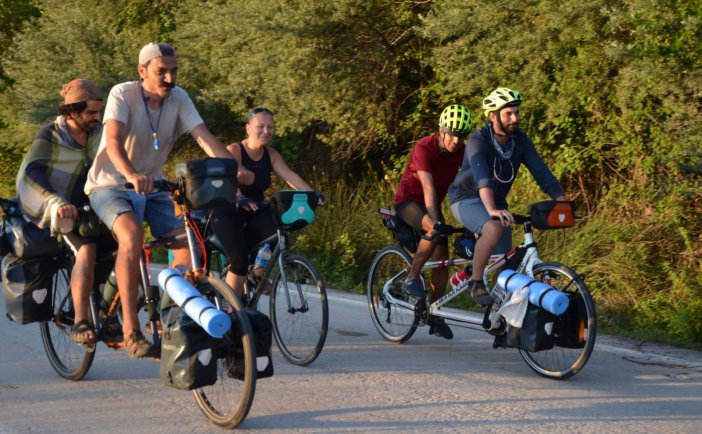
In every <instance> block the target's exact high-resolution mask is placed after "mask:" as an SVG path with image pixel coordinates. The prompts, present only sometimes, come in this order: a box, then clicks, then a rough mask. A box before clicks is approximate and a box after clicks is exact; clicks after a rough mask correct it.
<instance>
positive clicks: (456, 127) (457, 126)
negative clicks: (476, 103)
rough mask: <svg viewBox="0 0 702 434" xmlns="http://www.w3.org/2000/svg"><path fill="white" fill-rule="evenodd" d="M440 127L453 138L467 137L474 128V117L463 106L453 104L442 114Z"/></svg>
mask: <svg viewBox="0 0 702 434" xmlns="http://www.w3.org/2000/svg"><path fill="white" fill-rule="evenodd" d="M439 126H440V127H441V128H443V129H444V131H446V132H447V133H449V134H451V135H452V136H465V135H468V133H469V132H470V129H471V128H472V127H473V115H472V114H471V112H470V111H469V110H468V109H467V108H465V107H463V106H462V105H460V104H451V105H450V106H448V107H446V108H445V109H444V111H443V112H441V117H439Z"/></svg>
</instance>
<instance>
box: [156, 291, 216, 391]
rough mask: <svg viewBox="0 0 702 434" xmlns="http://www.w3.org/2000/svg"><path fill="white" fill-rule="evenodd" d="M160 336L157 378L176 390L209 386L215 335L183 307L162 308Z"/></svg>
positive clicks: (212, 378)
mask: <svg viewBox="0 0 702 434" xmlns="http://www.w3.org/2000/svg"><path fill="white" fill-rule="evenodd" d="M164 310H165V312H164V315H163V317H162V323H163V334H162V338H161V366H160V375H161V381H162V382H163V384H165V385H166V386H171V387H175V388H176V389H180V390H193V389H198V388H200V387H204V386H210V385H212V384H215V382H216V381H217V357H216V351H215V342H216V341H215V338H213V337H212V336H210V335H209V334H208V333H207V332H206V331H205V330H204V329H203V328H202V327H200V326H199V325H198V324H197V323H196V322H195V321H193V320H192V319H191V318H190V317H189V316H188V315H187V314H186V313H185V311H184V310H183V309H181V308H180V307H178V306H175V305H173V306H172V307H169V308H167V309H164Z"/></svg>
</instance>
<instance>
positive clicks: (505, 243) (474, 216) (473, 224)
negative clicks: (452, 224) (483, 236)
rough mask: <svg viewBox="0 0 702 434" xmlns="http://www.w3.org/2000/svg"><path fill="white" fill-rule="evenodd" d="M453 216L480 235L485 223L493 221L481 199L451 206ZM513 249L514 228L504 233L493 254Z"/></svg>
mask: <svg viewBox="0 0 702 434" xmlns="http://www.w3.org/2000/svg"><path fill="white" fill-rule="evenodd" d="M451 214H453V216H454V217H455V218H456V220H458V221H459V222H461V224H462V225H463V226H464V227H465V228H466V229H468V230H469V231H471V232H473V233H475V234H480V233H481V231H482V229H483V225H484V224H485V222H487V221H488V220H490V219H491V217H490V214H488V212H487V210H486V209H485V205H483V201H482V200H480V198H479V197H475V198H470V199H463V200H460V201H458V202H456V203H452V204H451ZM511 249H512V227H511V226H510V227H506V228H504V230H503V231H502V237H501V238H500V240H499V241H498V242H497V245H496V246H495V250H494V251H493V252H492V253H493V254H502V253H507V252H509V251H510V250H511Z"/></svg>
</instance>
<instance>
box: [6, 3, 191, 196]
mask: <svg viewBox="0 0 702 434" xmlns="http://www.w3.org/2000/svg"><path fill="white" fill-rule="evenodd" d="M15 3H18V4H19V3H22V2H15ZM24 3H28V2H24ZM178 3H179V2H178V1H177V0H174V1H171V2H169V1H165V0H164V1H159V2H148V1H145V0H118V1H113V2H107V1H96V2H81V1H77V0H66V1H63V0H61V1H57V0H45V1H43V2H42V3H41V4H42V9H41V16H39V17H38V18H37V19H36V20H34V21H33V22H32V24H31V25H28V26H25V27H24V28H23V30H22V31H20V32H18V33H15V34H14V39H13V40H12V43H11V44H10V45H9V46H8V47H7V48H6V50H5V54H4V56H3V60H2V62H3V63H2V67H3V68H4V72H5V74H6V76H7V79H8V80H9V82H10V83H11V85H10V86H8V87H7V88H5V89H3V90H2V91H1V92H0V125H4V128H0V143H1V144H2V145H0V146H2V147H3V148H4V152H3V153H2V155H3V156H2V163H3V164H2V167H1V168H0V171H2V175H3V176H2V178H3V183H2V187H1V188H0V194H2V195H12V194H14V192H13V190H14V182H13V181H14V177H15V173H16V170H17V167H18V166H19V161H20V159H21V157H22V154H23V153H24V149H25V148H26V146H28V145H29V143H30V142H31V140H32V138H33V137H34V134H35V133H36V131H37V130H38V128H39V127H40V126H41V125H42V124H44V123H46V122H48V121H49V120H51V119H52V118H53V117H54V116H56V114H57V107H58V105H60V103H61V98H60V95H59V92H60V90H61V86H62V85H63V84H64V83H66V82H68V81H70V80H71V79H73V78H76V77H84V78H89V79H91V80H92V81H94V82H95V83H96V84H97V85H98V86H99V87H100V88H102V90H103V91H104V92H105V96H106V95H107V92H109V90H110V88H111V87H112V86H113V85H114V84H116V83H119V82H121V81H126V80H130V79H136V78H137V73H136V63H137V61H136V59H137V55H138V52H139V49H140V48H141V47H142V46H143V45H144V44H145V43H146V42H148V41H151V40H158V39H160V38H166V35H165V34H164V32H166V31H170V30H169V29H171V27H172V24H168V23H171V22H172V20H173V19H172V17H171V15H170V14H167V13H164V12H163V10H164V8H165V10H174V9H175V8H173V7H170V6H177V5H178ZM169 5H170V6H169ZM157 6H160V7H157Z"/></svg>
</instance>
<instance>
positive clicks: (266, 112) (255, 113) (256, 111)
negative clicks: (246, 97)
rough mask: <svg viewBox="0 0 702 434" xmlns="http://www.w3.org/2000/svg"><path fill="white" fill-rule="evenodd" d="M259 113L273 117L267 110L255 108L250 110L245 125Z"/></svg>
mask: <svg viewBox="0 0 702 434" xmlns="http://www.w3.org/2000/svg"><path fill="white" fill-rule="evenodd" d="M259 113H265V114H267V115H271V116H273V112H272V111H270V110H268V109H267V108H263V107H256V108H253V109H251V111H250V112H249V116H248V117H247V118H246V123H247V124H248V123H249V122H250V121H251V119H252V118H253V117H254V116H256V115H257V114H259Z"/></svg>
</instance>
